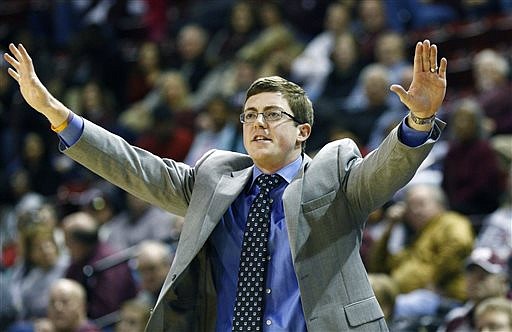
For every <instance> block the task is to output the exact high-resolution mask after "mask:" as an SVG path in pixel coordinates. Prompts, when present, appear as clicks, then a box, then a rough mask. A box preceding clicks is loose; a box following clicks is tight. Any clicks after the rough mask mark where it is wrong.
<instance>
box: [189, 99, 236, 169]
mask: <svg viewBox="0 0 512 332" xmlns="http://www.w3.org/2000/svg"><path fill="white" fill-rule="evenodd" d="M196 123H197V126H196V134H195V136H194V140H193V142H192V145H191V147H190V149H189V151H188V153H187V157H186V158H185V160H184V162H185V163H186V164H188V165H191V166H194V165H195V163H196V162H197V161H198V160H199V159H200V158H201V157H202V156H203V155H204V154H205V153H206V152H207V151H208V150H211V149H219V150H227V151H234V150H235V149H236V147H237V146H238V145H239V141H240V137H239V135H238V125H239V121H238V113H235V112H234V111H233V110H232V109H231V107H230V105H229V103H228V101H227V100H226V99H224V98H222V97H214V98H212V99H211V100H210V101H208V102H207V104H206V107H205V110H204V112H202V113H201V114H199V115H198V117H197V118H196Z"/></svg>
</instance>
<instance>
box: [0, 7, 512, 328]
mask: <svg viewBox="0 0 512 332" xmlns="http://www.w3.org/2000/svg"><path fill="white" fill-rule="evenodd" d="M425 38H428V39H430V40H431V42H433V43H435V44H437V45H438V48H439V53H440V55H441V56H444V57H446V58H447V59H448V74H447V79H448V90H447V95H446V99H445V100H446V101H445V103H444V104H443V108H442V109H441V110H440V111H439V113H438V117H440V118H441V119H443V120H445V121H446V122H447V123H448V126H447V128H446V129H445V132H444V134H443V137H442V140H441V141H440V142H438V143H437V144H436V145H435V147H434V150H433V151H432V153H431V154H430V155H429V157H428V158H427V160H426V161H425V162H424V163H423V164H422V166H421V167H420V169H419V171H418V172H417V174H416V176H415V177H414V178H413V179H412V181H411V183H410V184H409V185H408V186H406V187H405V188H404V189H403V190H401V191H400V192H398V193H397V194H396V195H395V197H393V199H392V200H391V201H389V202H388V203H386V204H385V205H384V206H382V207H381V208H380V209H378V210H376V211H374V212H373V213H372V214H371V215H370V216H369V218H368V220H367V227H366V232H365V234H364V235H363V242H362V247H361V255H362V258H363V261H364V263H365V266H366V267H367V270H368V272H369V275H370V282H371V283H372V286H373V287H374V290H375V293H376V296H377V298H378V300H379V302H380V304H381V306H382V307H383V309H384V312H385V315H386V319H387V321H388V323H389V326H390V329H391V330H392V331H417V330H422V331H477V330H480V331H481V330H483V329H485V328H487V327H489V326H498V328H499V327H500V325H499V324H502V325H501V326H502V330H503V331H505V330H509V331H510V330H512V302H511V299H512V291H511V279H512V278H510V273H511V271H512V270H511V269H510V268H511V267H512V259H511V254H512V229H511V228H512V193H511V191H512V71H511V69H510V66H511V65H512V2H511V1H510V0H479V1H457V2H455V1H425V0H394V1H384V0H382V1H380V0H362V1H355V0H338V1H328V0H310V1H302V0H301V1H298V0H290V1H270V0H265V1H250V0H215V1H206V0H193V1H190V0H178V1H166V0H80V1H79V0H76V1H58V0H53V1H51V0H49V1H37V0H0V52H1V53H4V52H5V51H6V50H7V46H8V43H9V42H14V43H23V45H24V46H25V47H26V48H27V49H28V50H29V52H30V53H31V54H33V55H34V58H33V61H34V63H35V67H36V71H37V72H38V74H39V76H40V78H41V80H42V81H43V82H44V83H45V84H46V85H47V86H48V87H49V89H50V90H51V92H52V94H54V95H55V96H56V97H57V98H58V99H60V100H61V101H63V102H64V104H66V105H67V106H68V107H70V108H71V109H72V110H73V111H74V112H76V113H78V114H80V115H81V116H83V117H85V118H87V119H89V120H92V121H93V122H95V123H97V124H99V125H101V126H103V127H104V128H106V129H108V130H110V131H112V132H114V133H116V134H118V135H120V136H122V137H123V138H124V139H126V140H127V141H128V142H130V143H132V144H134V145H136V146H139V147H141V148H144V149H146V150H149V151H151V152H152V153H154V154H156V155H158V156H160V157H163V158H172V159H174V160H178V161H182V162H184V163H187V164H189V165H191V166H193V165H194V163H195V162H196V161H197V160H198V159H199V158H200V157H201V155H202V154H203V153H204V152H206V151H208V150H210V149H227V150H232V151H238V152H244V151H245V150H244V147H243V144H242V138H241V124H240V123H239V118H238V114H239V113H240V112H241V111H242V106H243V102H244V97H245V91H246V89H247V88H248V87H249V85H250V84H251V83H252V82H253V80H255V79H256V78H257V77H260V76H268V75H279V76H282V77H285V78H287V79H289V80H292V81H294V82H296V83H298V84H301V85H302V86H303V87H304V88H305V90H306V92H307V93H308V95H309V97H310V99H311V100H312V102H313V104H314V108H315V124H314V127H313V133H312V137H311V139H310V140H308V145H307V146H306V152H307V153H308V154H309V155H314V154H315V152H316V150H317V149H319V148H320V147H322V146H323V145H324V144H325V143H327V142H329V141H331V140H334V139H341V138H346V137H349V138H351V139H353V140H355V141H356V143H357V144H358V146H359V147H360V149H361V151H362V153H363V154H366V153H369V152H370V151H371V150H373V149H375V148H377V147H378V145H379V143H380V141H381V140H382V139H383V138H384V137H385V136H386V134H387V133H388V132H389V131H390V130H391V129H392V128H393V127H394V126H395V125H396V124H398V123H399V122H400V121H401V120H402V119H403V118H404V117H405V116H406V114H407V110H406V109H404V106H403V105H402V104H401V103H400V101H399V100H398V98H397V97H396V96H394V94H392V93H391V92H390V90H389V86H390V85H391V84H401V85H403V86H404V87H405V88H406V89H407V87H408V86H409V84H410V82H411V79H412V63H411V61H412V54H413V48H414V45H415V43H416V42H417V41H418V40H423V39H425ZM28 107H29V106H28V105H27V104H26V103H24V102H23V101H22V97H21V95H20V93H19V91H18V89H17V86H16V82H15V81H14V80H12V79H11V78H10V77H9V76H8V74H7V64H6V63H5V62H3V60H0V146H1V149H0V161H1V164H0V246H1V255H0V299H1V301H0V331H11V332H16V331H123V332H125V331H127V332H130V331H134V332H135V331H142V330H143V327H144V324H145V321H146V320H147V318H148V316H149V310H150V308H151V307H152V306H153V305H154V303H155V301H156V297H157V296H158V292H159V290H160V287H161V286H162V284H163V281H164V279H165V276H166V273H167V271H168V269H169V266H170V264H171V263H172V259H173V254H174V251H175V249H176V245H177V242H178V240H179V236H180V231H181V226H182V223H183V219H182V218H181V217H178V216H175V215H172V214H170V213H167V212H166V211H163V210H161V209H159V208H157V207H154V206H150V205H148V204H147V203H145V202H143V201H141V200H139V199H137V198H136V197H133V196H131V195H130V194H128V193H126V192H123V191H121V190H120V189H117V188H115V187H113V186H112V185H111V184H109V183H106V182H105V181H103V180H101V179H99V178H98V177H97V176H96V175H94V174H92V173H91V172H89V171H87V170H86V169H84V168H83V167H81V166H80V165H78V164H76V163H75V162H73V161H71V160H70V159H68V158H67V157H65V156H64V155H62V154H61V153H60V152H59V150H58V138H57V137H56V135H55V133H53V132H52V131H51V130H50V129H49V125H48V123H47V122H46V120H44V119H43V118H42V116H40V115H39V114H37V113H36V112H34V111H32V110H29V109H28ZM340 222H341V221H340ZM340 264H341V262H340ZM176 319H180V318H179V317H177V318H176ZM493 324H494V325H493ZM496 324H498V325H496Z"/></svg>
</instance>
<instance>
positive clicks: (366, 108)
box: [335, 63, 393, 146]
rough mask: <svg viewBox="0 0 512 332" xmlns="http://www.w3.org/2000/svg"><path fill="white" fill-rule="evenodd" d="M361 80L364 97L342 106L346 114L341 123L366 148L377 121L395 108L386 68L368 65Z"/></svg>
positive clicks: (346, 102) (349, 99)
mask: <svg viewBox="0 0 512 332" xmlns="http://www.w3.org/2000/svg"><path fill="white" fill-rule="evenodd" d="M359 80H360V81H361V84H362V88H363V90H362V95H361V96H360V97H357V98H355V99H356V100H355V103H353V101H354V100H351V97H349V98H348V99H347V100H346V101H345V103H344V104H343V105H342V109H343V110H344V113H345V114H344V115H343V116H342V117H341V123H342V124H343V123H344V122H345V126H346V128H347V129H349V130H350V131H352V132H353V133H354V134H356V135H357V136H358V137H359V138H360V141H361V144H363V145H365V146H366V145H367V144H368V140H369V138H370V133H371V130H372V128H373V126H374V125H375V123H376V122H377V119H378V118H379V117H380V116H381V115H382V114H384V113H385V112H386V111H389V110H390V109H391V108H392V107H393V106H392V105H391V103H390V98H389V96H390V92H389V84H390V81H389V73H388V70H387V69H386V67H384V66H383V65H381V64H377V63H375V64H371V65H368V66H366V67H365V68H364V69H363V70H362V71H361V73H360V78H359ZM357 99H359V101H357ZM335 118H336V117H335ZM337 118H339V116H338V117H337ZM338 120H339V119H338Z"/></svg>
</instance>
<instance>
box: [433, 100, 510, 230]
mask: <svg viewBox="0 0 512 332" xmlns="http://www.w3.org/2000/svg"><path fill="white" fill-rule="evenodd" d="M482 116H483V114H482V110H481V108H480V106H479V105H478V104H477V103H476V102H475V101H473V100H471V99H462V100H460V101H459V102H457V103H456V104H455V106H454V109H453V111H452V113H451V121H450V123H451V124H452V126H451V127H450V129H451V130H450V134H451V137H450V139H449V148H448V151H447V153H446V155H445V157H444V162H443V180H442V187H443V189H444V190H445V192H446V195H447V197H448V202H449V205H450V208H451V209H452V210H454V211H457V212H460V213H463V214H465V215H485V214H488V213H491V212H493V211H494V210H496V209H497V208H498V206H499V204H500V199H501V197H502V194H503V193H504V189H505V174H504V170H503V169H502V168H501V164H500V163H499V159H498V155H497V153H496V151H495V150H494V149H493V147H492V146H491V143H490V142H489V140H487V139H486V138H485V136H484V133H483V128H482ZM468 165H471V167H468ZM477 226H478V225H477Z"/></svg>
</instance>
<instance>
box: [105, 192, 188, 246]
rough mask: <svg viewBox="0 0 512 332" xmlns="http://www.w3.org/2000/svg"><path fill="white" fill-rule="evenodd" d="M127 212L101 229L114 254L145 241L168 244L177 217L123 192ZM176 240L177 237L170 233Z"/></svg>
mask: <svg viewBox="0 0 512 332" xmlns="http://www.w3.org/2000/svg"><path fill="white" fill-rule="evenodd" d="M125 197H126V199H125V201H126V209H124V210H122V211H121V212H120V213H119V214H117V215H115V216H114V217H113V218H112V219H111V220H110V221H109V222H107V223H106V224H105V225H104V226H103V227H102V228H103V229H102V236H105V240H106V242H107V243H108V244H109V245H110V246H111V247H112V248H113V249H114V250H116V251H119V250H123V249H128V248H130V247H133V246H135V245H137V244H139V243H141V242H142V241H144V240H160V241H164V242H171V241H174V240H177V239H172V240H171V238H170V236H171V233H170V231H171V229H172V228H173V225H174V224H175V223H178V222H179V221H178V219H180V217H178V216H175V215H173V214H171V213H169V212H167V211H164V210H162V209H160V208H158V207H156V206H152V205H150V204H149V203H147V202H145V201H143V200H141V199H139V198H137V197H135V196H133V195H131V194H129V193H126V195H125ZM173 235H174V236H176V237H177V238H179V234H173Z"/></svg>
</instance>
